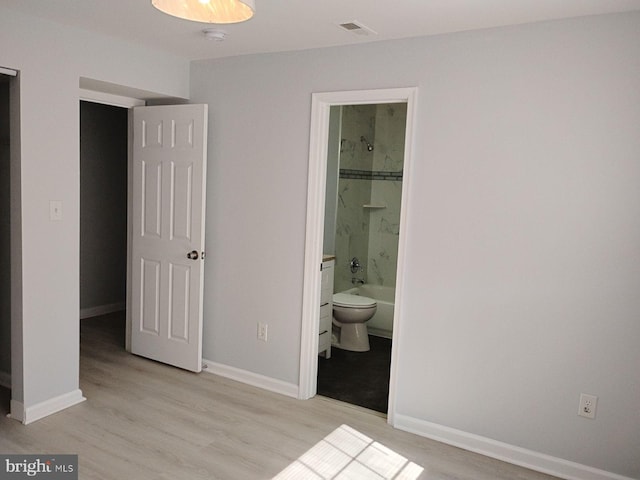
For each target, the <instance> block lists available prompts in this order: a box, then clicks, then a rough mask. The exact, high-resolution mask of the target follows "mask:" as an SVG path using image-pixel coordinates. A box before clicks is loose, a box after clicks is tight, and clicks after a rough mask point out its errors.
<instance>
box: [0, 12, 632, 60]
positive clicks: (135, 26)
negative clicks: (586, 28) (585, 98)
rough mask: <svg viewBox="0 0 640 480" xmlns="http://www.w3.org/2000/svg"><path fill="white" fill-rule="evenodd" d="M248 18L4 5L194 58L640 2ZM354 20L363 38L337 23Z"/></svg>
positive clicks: (537, 17) (452, 29)
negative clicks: (213, 30)
mask: <svg viewBox="0 0 640 480" xmlns="http://www.w3.org/2000/svg"><path fill="white" fill-rule="evenodd" d="M255 1H256V14H255V16H254V17H253V18H252V19H251V20H249V21H248V22H245V23H241V24H235V25H225V26H217V27H219V28H220V29H222V30H225V31H226V33H227V34H228V36H227V39H226V40H225V41H224V42H214V41H210V40H205V39H204V36H203V35H202V30H203V29H204V28H206V27H210V25H207V24H202V23H194V22H189V21H186V20H181V19H177V18H174V17H170V16H168V15H165V14H163V13H161V12H159V11H157V10H156V9H155V8H153V7H152V6H151V0H53V1H52V0H1V1H0V5H2V6H3V7H8V8H11V9H14V10H17V11H20V12H23V13H26V14H30V15H37V16H40V17H43V18H46V19H50V20H53V21H55V22H59V23H61V24H65V25H72V26H75V27H79V28H83V29H87V30H92V31H96V32H102V33H104V34H107V35H111V36H114V37H120V38H122V39H125V40H129V41H133V42H136V43H139V44H145V45H148V46H150V47H153V48H156V49H160V50H164V51H167V52H172V53H174V54H176V55H179V56H182V57H185V58H188V59H190V60H195V59H203V58H220V57H227V56H234V55H244V54H251V53H264V52H277V51H290V50H304V49H310V48H318V47H327V46H336V45H348V44H356V43H363V42H373V41H380V40H388V39H395V38H405V37H415V36H421V35H434V34H439V33H447V32H457V31H463V30H473V29H480V28H490V27H496V26H504V25H515V24H521V23H530V22H537V21H544V20H551V19H559V18H568V17H578V16H584V15H597V14H603V13H613V12H628V11H632V10H640V0H390V1H387V2H385V1H382V0H316V1H312V0H255ZM353 20H356V21H358V22H360V23H362V24H364V25H366V26H367V27H369V28H371V29H373V30H375V31H376V32H377V34H376V35H369V36H361V35H356V34H353V33H349V32H346V31H344V30H342V29H340V28H339V27H338V26H337V25H338V24H340V23H345V22H350V21H353Z"/></svg>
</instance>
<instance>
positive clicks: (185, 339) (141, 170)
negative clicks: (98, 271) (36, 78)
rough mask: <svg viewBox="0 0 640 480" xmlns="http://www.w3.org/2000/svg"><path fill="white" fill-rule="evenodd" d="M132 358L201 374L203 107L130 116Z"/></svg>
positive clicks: (180, 107)
mask: <svg viewBox="0 0 640 480" xmlns="http://www.w3.org/2000/svg"><path fill="white" fill-rule="evenodd" d="M133 122H134V125H133V180H132V183H133V192H132V198H133V200H132V201H133V209H132V210H133V218H132V222H131V224H132V237H133V238H132V249H131V261H132V265H131V279H132V285H131V325H132V328H131V352H132V353H134V354H136V355H141V356H143V357H147V358H151V359H153V360H157V361H160V362H163V363H168V364H170V365H174V366H176V367H180V368H184V369H187V370H191V371H194V372H199V371H200V370H201V368H202V292H203V273H204V213H205V211H204V210H205V209H204V206H205V180H206V155H207V152H206V142H207V134H206V132H207V105H171V106H154V107H136V108H134V109H133Z"/></svg>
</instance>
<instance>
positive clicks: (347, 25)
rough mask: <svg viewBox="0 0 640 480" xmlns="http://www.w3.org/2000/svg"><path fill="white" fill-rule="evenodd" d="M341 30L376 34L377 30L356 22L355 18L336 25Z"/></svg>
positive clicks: (357, 33)
mask: <svg viewBox="0 0 640 480" xmlns="http://www.w3.org/2000/svg"><path fill="white" fill-rule="evenodd" d="M338 26H339V27H340V28H342V29H343V30H346V31H347V32H350V33H355V34H356V35H377V34H378V32H376V31H375V30H372V29H370V28H369V27H367V26H366V25H363V24H362V23H360V22H358V21H357V20H353V21H351V22H344V23H340V24H339V25H338Z"/></svg>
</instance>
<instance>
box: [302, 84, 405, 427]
mask: <svg viewBox="0 0 640 480" xmlns="http://www.w3.org/2000/svg"><path fill="white" fill-rule="evenodd" d="M417 94H418V89H417V87H409V88H393V89H381V90H356V91H347V92H326V93H314V94H312V97H311V131H310V144H309V176H308V188H307V224H306V240H305V258H304V287H303V293H302V331H301V338H300V378H299V393H298V397H299V398H300V399H308V398H311V397H313V396H314V395H315V394H316V389H317V376H318V315H319V311H320V264H321V263H322V253H323V252H322V240H323V230H324V205H325V188H326V170H327V144H328V135H329V111H330V108H331V107H332V106H334V105H363V104H379V103H402V102H406V103H407V124H406V137H405V152H404V174H403V179H402V208H401V213H400V241H399V244H398V272H397V279H396V297H395V314H394V321H393V339H394V340H393V345H392V350H391V378H390V384H389V411H388V415H387V420H388V422H389V423H390V424H393V417H394V411H395V390H396V389H395V386H396V379H397V371H396V366H397V363H398V362H397V359H398V349H397V345H398V343H399V342H398V339H399V338H400V335H401V325H402V292H403V279H404V263H405V253H404V252H405V250H406V247H405V246H406V242H407V221H406V219H407V218H408V217H407V211H408V207H409V202H408V200H409V198H410V191H411V169H412V164H413V155H412V152H413V148H412V147H413V133H414V124H415V110H416V100H417Z"/></svg>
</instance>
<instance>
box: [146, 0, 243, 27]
mask: <svg viewBox="0 0 640 480" xmlns="http://www.w3.org/2000/svg"><path fill="white" fill-rule="evenodd" d="M151 5H153V6H154V7H156V8H157V9H158V10H160V11H161V12H164V13H166V14H168V15H173V16H174V17H178V18H184V19H185V20H192V21H194V22H202V23H238V22H244V21H246V20H249V19H250V18H251V17H253V13H254V12H255V10H256V6H255V2H254V0H151Z"/></svg>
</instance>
